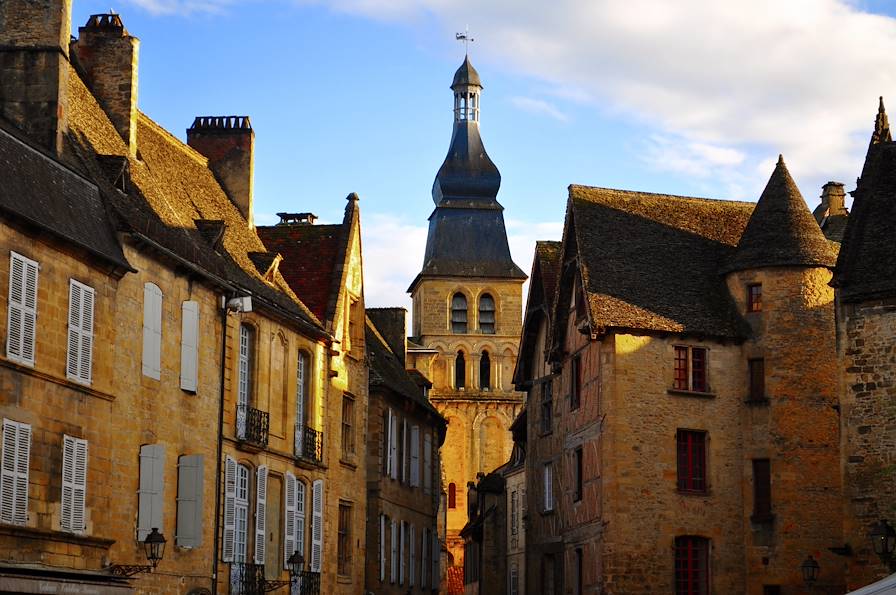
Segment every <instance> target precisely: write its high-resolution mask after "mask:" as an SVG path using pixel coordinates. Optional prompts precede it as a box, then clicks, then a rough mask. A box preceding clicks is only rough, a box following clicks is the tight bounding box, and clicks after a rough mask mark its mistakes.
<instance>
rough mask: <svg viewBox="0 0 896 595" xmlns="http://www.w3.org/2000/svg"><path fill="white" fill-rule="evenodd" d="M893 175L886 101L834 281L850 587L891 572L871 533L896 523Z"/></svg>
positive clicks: (894, 149)
mask: <svg viewBox="0 0 896 595" xmlns="http://www.w3.org/2000/svg"><path fill="white" fill-rule="evenodd" d="M894 174H896V143H894V142H893V140H892V137H891V135H890V126H889V122H888V120H887V115H886V112H885V111H884V105H883V100H881V103H880V108H879V111H878V114H877V120H876V122H875V128H874V132H873V134H872V137H871V143H870V144H869V147H868V153H867V156H866V157H865V164H864V167H863V168H862V175H861V177H860V178H859V180H858V183H857V187H856V190H855V192H853V193H852V194H853V197H854V201H853V205H852V213H851V214H850V216H849V219H848V222H847V224H846V230H845V233H844V236H843V245H842V248H841V250H840V254H839V258H838V260H837V267H836V269H835V272H834V278H833V281H832V285H833V286H834V287H835V288H836V292H837V339H838V347H839V381H840V382H839V391H840V396H841V402H840V409H841V436H842V445H843V454H842V459H843V462H842V464H843V469H844V476H843V478H844V479H843V485H844V512H845V515H844V541H845V543H846V544H848V545H850V546H851V549H852V551H853V555H852V556H851V557H849V558H847V561H848V570H847V578H848V586H849V587H850V588H856V587H859V586H862V585H865V584H868V583H870V582H872V581H874V580H876V579H878V578H881V577H882V576H885V575H887V574H889V572H890V571H891V570H892V568H888V566H887V565H886V564H884V563H883V561H882V560H880V559H879V558H878V557H877V556H876V555H875V553H874V551H873V550H872V547H871V541H870V539H869V537H868V534H869V531H870V529H871V527H872V526H873V525H874V524H876V523H878V522H879V521H881V520H886V521H888V522H889V523H890V524H891V525H893V524H896V484H894V481H893V474H894V469H893V441H894V436H896V431H894V410H893V406H892V401H893V395H894V391H896V388H894V380H896V365H894V360H893V345H894V342H896V252H894V249H893V221H894V220H896V176H894Z"/></svg>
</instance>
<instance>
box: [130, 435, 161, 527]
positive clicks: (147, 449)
mask: <svg viewBox="0 0 896 595" xmlns="http://www.w3.org/2000/svg"><path fill="white" fill-rule="evenodd" d="M164 470H165V447H164V446H163V445H161V444H144V445H143V446H141V447H140V489H139V490H138V507H137V541H143V540H144V539H146V536H147V535H149V533H150V531H152V529H153V527H155V528H157V529H158V530H159V531H162V529H163V525H162V513H163V510H164V506H165V500H164V492H165V479H164Z"/></svg>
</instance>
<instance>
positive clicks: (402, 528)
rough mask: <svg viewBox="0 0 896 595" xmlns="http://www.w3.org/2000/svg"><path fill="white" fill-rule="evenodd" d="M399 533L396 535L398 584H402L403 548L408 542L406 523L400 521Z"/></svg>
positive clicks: (403, 567)
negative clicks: (397, 540) (397, 542)
mask: <svg viewBox="0 0 896 595" xmlns="http://www.w3.org/2000/svg"><path fill="white" fill-rule="evenodd" d="M400 531H401V533H399V535H398V539H399V545H398V584H399V585H403V584H404V570H405V562H404V560H405V555H404V552H405V548H406V547H407V545H406V544H407V542H408V524H407V522H406V521H401V526H400Z"/></svg>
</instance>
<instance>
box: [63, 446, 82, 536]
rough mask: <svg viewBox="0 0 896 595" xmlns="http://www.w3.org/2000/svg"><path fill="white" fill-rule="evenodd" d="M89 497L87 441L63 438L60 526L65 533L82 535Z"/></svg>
mask: <svg viewBox="0 0 896 595" xmlns="http://www.w3.org/2000/svg"><path fill="white" fill-rule="evenodd" d="M86 497H87V441H86V440H82V439H81V438H74V437H72V436H66V435H63V436H62V497H61V498H60V500H59V506H60V514H59V526H60V528H61V529H62V530H63V531H69V532H71V533H82V532H84V530H85V529H86V527H85V524H86V519H85V514H84V509H85V503H86Z"/></svg>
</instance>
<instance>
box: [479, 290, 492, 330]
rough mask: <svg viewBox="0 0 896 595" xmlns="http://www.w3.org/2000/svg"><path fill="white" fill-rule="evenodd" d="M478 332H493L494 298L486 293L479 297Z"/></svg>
mask: <svg viewBox="0 0 896 595" xmlns="http://www.w3.org/2000/svg"><path fill="white" fill-rule="evenodd" d="M479 332H481V333H482V334H484V335H494V334H495V298H493V297H492V296H491V294H488V293H484V294H482V297H480V298H479Z"/></svg>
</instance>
